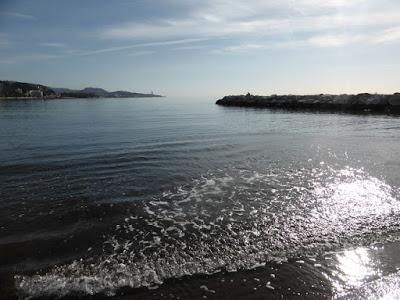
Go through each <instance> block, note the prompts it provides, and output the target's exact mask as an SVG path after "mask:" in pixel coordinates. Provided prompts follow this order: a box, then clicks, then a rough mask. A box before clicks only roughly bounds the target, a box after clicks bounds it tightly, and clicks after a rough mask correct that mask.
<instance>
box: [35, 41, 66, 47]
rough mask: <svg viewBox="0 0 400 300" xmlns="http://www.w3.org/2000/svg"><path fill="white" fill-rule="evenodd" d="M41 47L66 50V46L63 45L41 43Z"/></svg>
mask: <svg viewBox="0 0 400 300" xmlns="http://www.w3.org/2000/svg"><path fill="white" fill-rule="evenodd" d="M40 45H41V46H43V47H49V48H67V45H65V44H63V43H51V42H50V43H41V44H40Z"/></svg>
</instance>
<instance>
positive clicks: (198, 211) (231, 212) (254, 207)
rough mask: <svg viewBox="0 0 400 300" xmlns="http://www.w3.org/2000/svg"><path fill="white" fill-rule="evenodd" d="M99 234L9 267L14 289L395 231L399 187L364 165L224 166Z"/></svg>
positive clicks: (124, 276) (102, 287)
mask: <svg viewBox="0 0 400 300" xmlns="http://www.w3.org/2000/svg"><path fill="white" fill-rule="evenodd" d="M132 206H133V207H134V209H133V211H134V212H135V213H134V214H132V215H128V216H126V217H125V218H124V220H121V223H120V224H119V225H117V226H116V228H115V231H114V234H113V235H112V236H109V237H107V239H106V241H105V242H104V245H103V251H102V255H100V256H96V257H90V258H85V259H81V260H77V261H74V262H72V263H70V264H66V265H60V266H57V267H54V268H52V269H51V270H47V271H43V272H42V273H38V274H36V275H19V276H16V282H17V287H18V290H19V293H20V295H21V296H22V297H40V296H48V295H57V296H65V295H71V294H72V295H73V294H90V295H92V294H98V293H103V294H106V295H114V294H115V292H116V291H117V290H118V289H119V288H122V287H131V288H139V287H148V288H156V287H157V286H158V285H160V284H162V283H163V282H164V281H165V280H167V279H170V278H179V277H182V276H185V275H193V274H213V273H216V272H219V271H222V270H224V271H228V272H234V271H237V270H242V269H251V268H254V267H257V266H260V265H264V264H265V263H267V262H269V261H278V262H279V261H285V260H287V259H289V258H293V257H299V256H309V255H311V256H315V255H317V254H318V253H321V252H324V251H330V250H335V249H338V248H340V247H343V246H346V245H352V244H354V245H355V244H358V245H359V244H368V243H369V242H370V241H377V240H378V239H380V238H382V239H383V238H384V239H386V240H387V239H390V238H393V239H395V238H396V235H395V234H394V232H396V230H398V229H399V224H398V217H399V211H400V206H399V189H398V188H396V187H391V186H389V185H388V184H386V183H385V182H384V181H383V180H382V179H378V178H376V177H373V176H371V175H370V174H368V172H367V171H365V170H364V169H357V168H352V167H345V168H339V169H335V168H334V167H331V166H328V165H326V164H324V163H320V164H319V167H318V168H313V167H308V166H306V167H304V168H296V169H295V168H293V167H287V168H278V167H269V168H268V169H264V170H257V171H254V168H248V169H247V168H246V169H240V168H230V169H227V170H216V171H213V172H211V171H210V172H208V173H207V174H205V175H204V176H203V177H201V178H199V179H195V180H193V182H191V183H190V184H189V185H186V186H181V187H179V188H177V189H176V190H174V191H167V192H164V193H163V194H162V195H160V196H159V197H157V198H154V199H153V200H152V201H147V202H144V201H143V202H135V203H132Z"/></svg>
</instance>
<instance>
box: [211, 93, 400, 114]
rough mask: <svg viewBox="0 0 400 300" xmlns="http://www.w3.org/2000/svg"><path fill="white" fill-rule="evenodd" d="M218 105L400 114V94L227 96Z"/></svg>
mask: <svg viewBox="0 0 400 300" xmlns="http://www.w3.org/2000/svg"><path fill="white" fill-rule="evenodd" d="M216 104H217V105H223V106H236V107H257V108H271V109H287V110H308V111H341V112H369V113H399V112H400V93H395V94H393V95H382V94H367V93H364V94H357V95H325V94H320V95H272V96H255V95H250V94H247V95H233V96H225V97H224V98H222V99H220V100H218V101H217V102H216Z"/></svg>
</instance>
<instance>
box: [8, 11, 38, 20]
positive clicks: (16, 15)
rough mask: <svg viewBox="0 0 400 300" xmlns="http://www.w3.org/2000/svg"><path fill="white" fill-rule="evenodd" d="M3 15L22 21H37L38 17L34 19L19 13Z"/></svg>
mask: <svg viewBox="0 0 400 300" xmlns="http://www.w3.org/2000/svg"><path fill="white" fill-rule="evenodd" d="M2 15H4V16H8V17H13V18H17V19H22V20H36V17H34V16H32V15H28V14H21V13H18V12H4V13H2Z"/></svg>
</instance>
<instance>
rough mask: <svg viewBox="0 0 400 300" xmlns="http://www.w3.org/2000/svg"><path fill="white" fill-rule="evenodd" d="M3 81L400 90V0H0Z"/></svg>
mask: <svg viewBox="0 0 400 300" xmlns="http://www.w3.org/2000/svg"><path fill="white" fill-rule="evenodd" d="M0 80H17V81H24V82H36V83H41V84H45V85H48V86H51V87H66V88H73V89H80V88H84V87H88V86H91V87H102V88H105V89H107V90H129V91H136V92H150V91H154V93H158V94H163V95H167V96H184V97H188V96H200V97H212V98H217V97H220V96H223V95H226V94H243V93H247V92H250V93H252V94H263V95H269V94H316V93H318V94H319V93H335V94H336V93H359V92H370V93H375V92H377V93H393V92H400V1H399V0H246V1H239V0H201V1H200V0H197V1H195V0H113V1H110V0H85V1H82V0H79V1H78V0H68V1H62V0H0Z"/></svg>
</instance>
